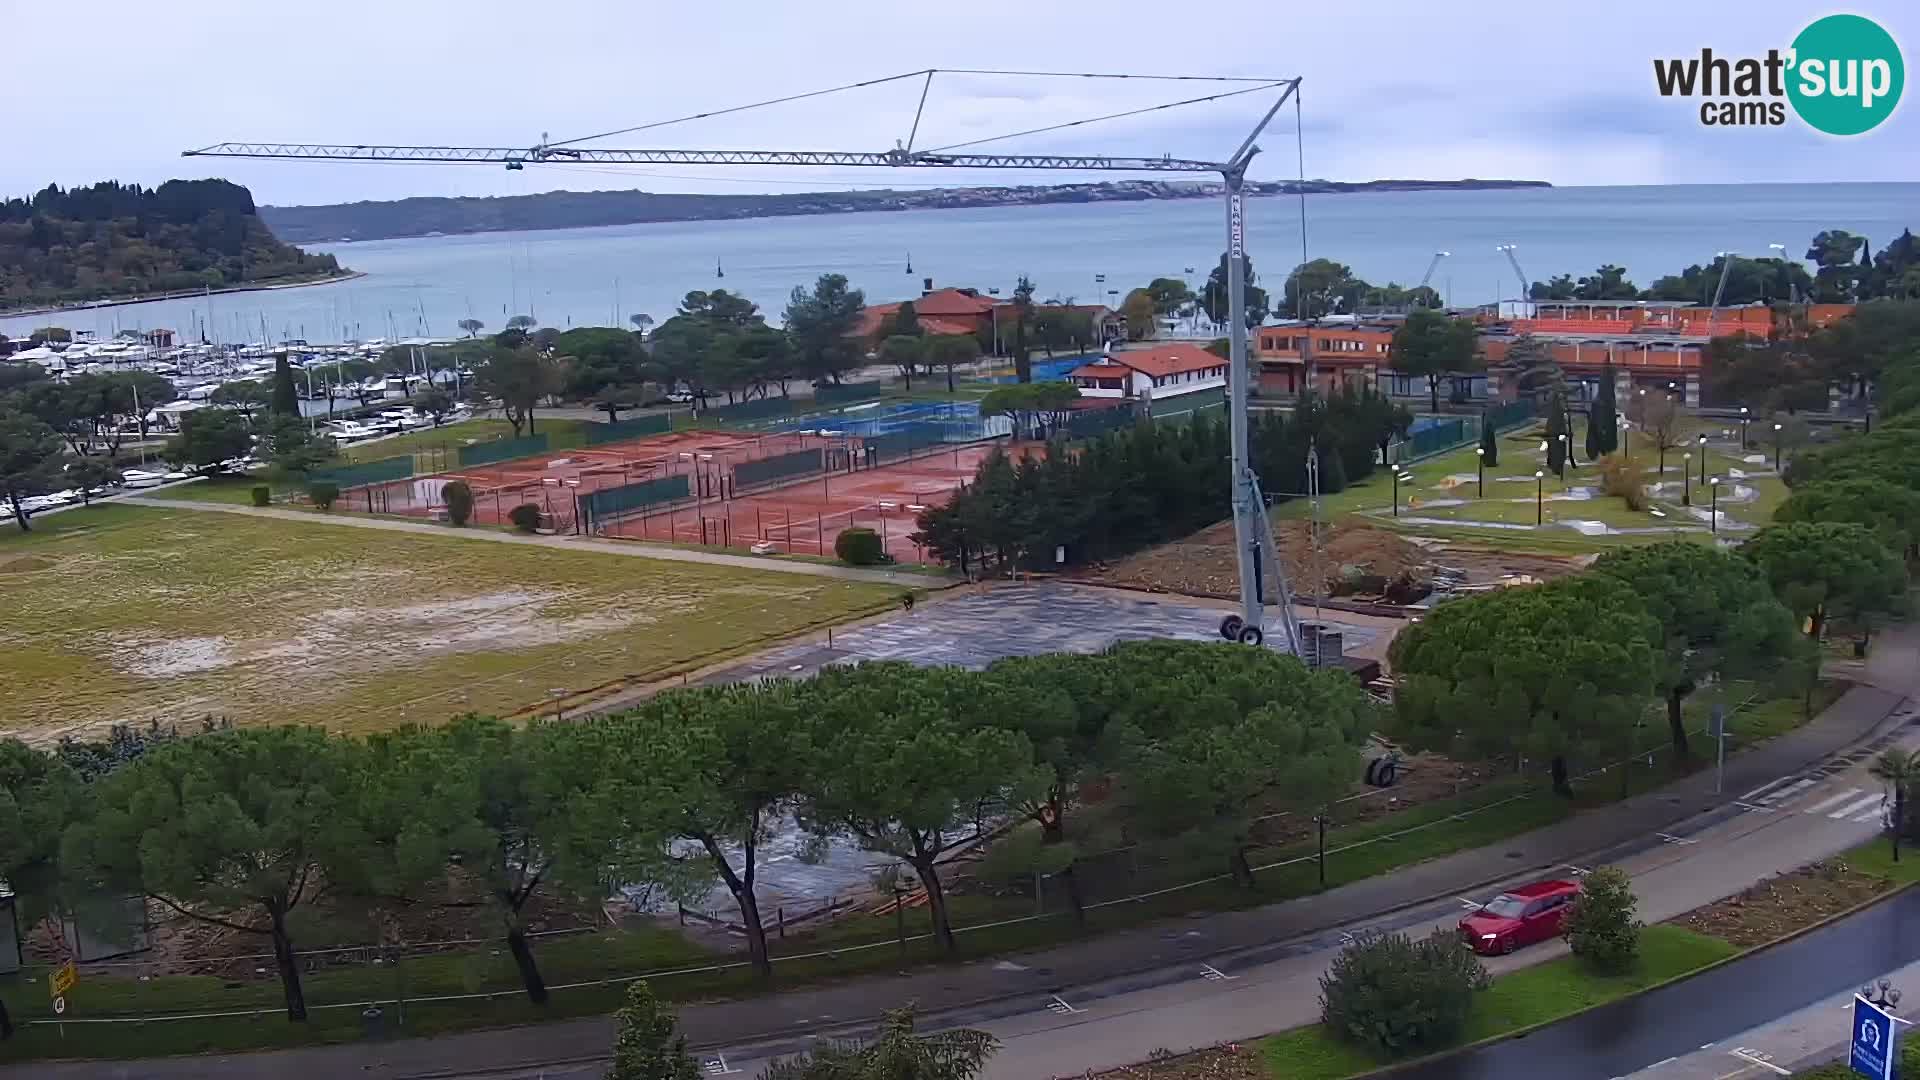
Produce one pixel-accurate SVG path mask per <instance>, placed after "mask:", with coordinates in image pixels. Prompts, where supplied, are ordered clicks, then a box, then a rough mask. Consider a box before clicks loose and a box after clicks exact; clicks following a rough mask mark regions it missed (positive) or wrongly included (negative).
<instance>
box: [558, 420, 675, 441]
mask: <svg viewBox="0 0 1920 1080" xmlns="http://www.w3.org/2000/svg"><path fill="white" fill-rule="evenodd" d="M673 416H674V414H672V413H658V414H656V415H653V416H636V417H634V418H633V419H631V420H621V421H618V422H614V423H604V424H603V423H600V422H599V421H595V420H587V421H583V422H582V423H581V425H580V432H581V438H582V439H583V440H584V441H585V443H586V445H588V446H599V445H600V444H601V443H610V442H620V441H622V440H625V439H638V438H642V437H644V436H647V435H664V434H666V433H667V432H669V431H672V430H673Z"/></svg>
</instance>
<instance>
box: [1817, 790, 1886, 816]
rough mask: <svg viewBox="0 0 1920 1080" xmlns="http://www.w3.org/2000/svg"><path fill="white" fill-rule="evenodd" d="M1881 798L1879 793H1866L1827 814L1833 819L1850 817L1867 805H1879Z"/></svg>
mask: <svg viewBox="0 0 1920 1080" xmlns="http://www.w3.org/2000/svg"><path fill="white" fill-rule="evenodd" d="M1881 798H1883V796H1881V795H1879V794H1873V795H1868V796H1866V797H1864V798H1862V799H1859V800H1857V801H1855V802H1854V803H1852V804H1851V805H1848V806H1846V807H1843V808H1842V809H1840V810H1837V811H1835V812H1834V813H1831V814H1828V815H1827V816H1828V817H1830V818H1833V819H1834V820H1835V821H1838V820H1840V819H1842V818H1850V817H1852V816H1853V815H1855V814H1857V813H1859V812H1860V811H1862V810H1865V809H1866V808H1867V807H1869V806H1879V805H1880V800H1881Z"/></svg>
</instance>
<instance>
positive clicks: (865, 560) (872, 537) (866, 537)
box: [833, 528, 881, 566]
mask: <svg viewBox="0 0 1920 1080" xmlns="http://www.w3.org/2000/svg"><path fill="white" fill-rule="evenodd" d="M833 553H834V554H835V555H838V556H839V557H840V561H841V562H843V563H846V564H848V565H849V566H872V565H873V564H875V563H877V562H879V561H880V555H881V548H880V534H879V533H876V532H874V531H873V530H872V529H859V528H855V529H842V530H841V531H840V535H839V537H838V538H836V539H835V540H834V542H833Z"/></svg>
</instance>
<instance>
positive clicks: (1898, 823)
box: [1890, 783, 1907, 862]
mask: <svg viewBox="0 0 1920 1080" xmlns="http://www.w3.org/2000/svg"><path fill="white" fill-rule="evenodd" d="M1906 824H1907V789H1906V785H1905V784H1904V783H1895V784H1894V785H1893V828H1892V829H1891V830H1890V831H1891V832H1892V833H1893V861H1894V862H1899V861H1900V830H1901V829H1903V828H1905V827H1906Z"/></svg>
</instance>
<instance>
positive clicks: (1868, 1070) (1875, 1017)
mask: <svg viewBox="0 0 1920 1080" xmlns="http://www.w3.org/2000/svg"><path fill="white" fill-rule="evenodd" d="M1893 1023H1894V1020H1893V1017H1892V1016H1890V1015H1888V1014H1887V1013H1885V1012H1883V1011H1881V1009H1880V1008H1879V1007H1878V1006H1876V1005H1875V1004H1874V1003H1873V1002H1871V1001H1868V1000H1867V999H1866V998H1863V997H1860V996H1859V995H1857V994H1856V995H1854V999H1853V1052H1852V1053H1851V1054H1850V1055H1849V1056H1848V1059H1847V1064H1849V1065H1851V1066H1853V1071H1854V1072H1857V1073H1859V1074H1860V1075H1861V1076H1870V1077H1872V1078H1873V1080H1893V1060H1894V1046H1893Z"/></svg>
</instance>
